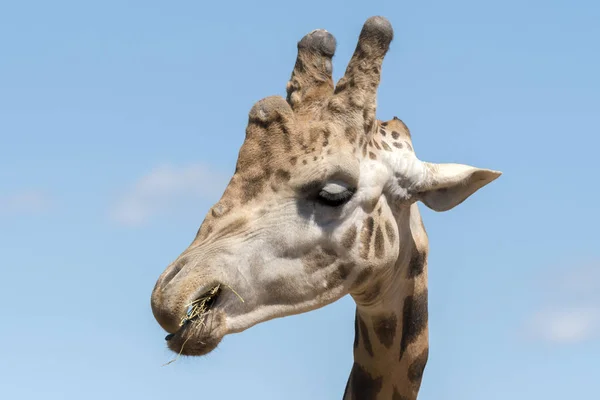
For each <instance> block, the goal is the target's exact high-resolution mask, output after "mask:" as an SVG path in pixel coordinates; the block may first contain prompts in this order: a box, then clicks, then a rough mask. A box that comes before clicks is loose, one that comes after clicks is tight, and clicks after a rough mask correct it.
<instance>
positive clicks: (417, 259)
mask: <svg viewBox="0 0 600 400" xmlns="http://www.w3.org/2000/svg"><path fill="white" fill-rule="evenodd" d="M426 263H427V252H425V251H419V249H413V253H412V256H411V258H410V263H409V264H408V272H407V274H408V277H409V278H415V277H417V276H419V275H421V274H422V273H423V270H425V264H426Z"/></svg>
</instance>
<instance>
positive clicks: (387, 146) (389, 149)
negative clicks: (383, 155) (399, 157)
mask: <svg viewBox="0 0 600 400" xmlns="http://www.w3.org/2000/svg"><path fill="white" fill-rule="evenodd" d="M381 146H383V149H384V150H385V151H392V148H391V147H390V145H389V144H387V142H386V141H385V140H382V141H381Z"/></svg>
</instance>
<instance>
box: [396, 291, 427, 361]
mask: <svg viewBox="0 0 600 400" xmlns="http://www.w3.org/2000/svg"><path fill="white" fill-rule="evenodd" d="M427 295H428V293H427V289H424V290H423V291H422V292H421V293H419V294H414V295H410V296H407V297H406V299H404V307H403V311H402V338H401V340H400V357H399V358H398V359H399V360H401V359H402V356H403V355H404V352H405V351H406V349H407V347H408V346H409V345H411V344H412V343H414V342H415V341H416V340H417V338H418V337H419V335H421V334H422V333H423V332H424V331H425V329H426V328H427V318H428V306H427Z"/></svg>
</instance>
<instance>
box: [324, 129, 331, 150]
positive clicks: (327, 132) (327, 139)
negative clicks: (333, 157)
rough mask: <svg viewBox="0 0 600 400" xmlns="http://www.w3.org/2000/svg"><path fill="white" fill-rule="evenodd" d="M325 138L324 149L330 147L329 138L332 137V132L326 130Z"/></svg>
mask: <svg viewBox="0 0 600 400" xmlns="http://www.w3.org/2000/svg"><path fill="white" fill-rule="evenodd" d="M323 136H324V138H323V147H327V146H329V136H331V132H330V131H329V129H325V132H324V133H323Z"/></svg>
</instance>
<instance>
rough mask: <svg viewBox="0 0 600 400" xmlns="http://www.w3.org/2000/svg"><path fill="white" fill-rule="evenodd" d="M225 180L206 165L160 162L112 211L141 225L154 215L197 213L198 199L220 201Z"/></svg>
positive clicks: (131, 223)
mask: <svg viewBox="0 0 600 400" xmlns="http://www.w3.org/2000/svg"><path fill="white" fill-rule="evenodd" d="M226 183H227V181H226V179H225V178H224V177H223V176H222V175H221V174H219V173H215V172H214V171H211V170H210V169H209V168H207V167H206V166H204V165H199V164H191V165H184V166H175V165H169V164H166V165H160V166H158V167H156V168H154V169H153V170H152V171H150V173H148V174H147V175H146V176H144V177H142V178H141V179H140V180H139V181H138V182H136V183H135V184H134V185H133V186H132V187H131V188H130V189H129V190H128V191H127V192H126V193H125V194H124V195H123V196H122V198H121V199H120V200H119V201H118V202H117V204H116V205H115V207H114V208H113V209H112V210H111V217H112V219H114V220H115V221H117V222H118V223H120V224H123V225H127V226H138V225H142V224H144V223H146V222H148V221H149V220H150V219H151V218H152V217H155V216H159V215H164V214H169V213H173V212H186V211H187V212H195V211H197V208H196V209H194V206H195V207H198V201H199V200H202V199H204V200H217V199H218V197H219V196H220V195H221V194H222V192H223V190H224V189H225V186H226Z"/></svg>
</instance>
